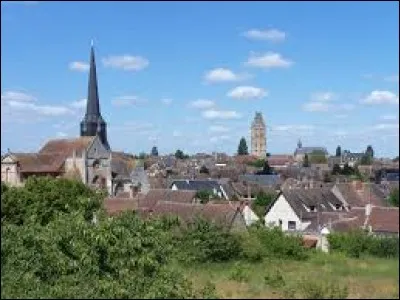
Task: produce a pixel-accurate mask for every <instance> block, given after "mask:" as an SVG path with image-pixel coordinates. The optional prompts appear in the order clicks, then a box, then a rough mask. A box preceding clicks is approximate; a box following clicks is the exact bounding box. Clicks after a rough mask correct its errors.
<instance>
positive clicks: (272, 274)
mask: <svg viewBox="0 0 400 300" xmlns="http://www.w3.org/2000/svg"><path fill="white" fill-rule="evenodd" d="M264 282H265V284H266V285H268V286H270V287H272V288H280V287H283V286H285V279H284V278H283V275H282V273H281V272H280V271H279V270H271V271H269V272H268V273H267V275H265V276H264Z"/></svg>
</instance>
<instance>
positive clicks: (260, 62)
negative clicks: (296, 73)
mask: <svg viewBox="0 0 400 300" xmlns="http://www.w3.org/2000/svg"><path fill="white" fill-rule="evenodd" d="M292 64H293V62H292V61H290V60H288V59H286V58H283V57H282V55H281V54H279V53H275V52H267V53H265V54H256V53H253V52H252V53H250V57H249V59H248V60H247V62H246V63H245V65H247V66H250V67H257V68H264V69H271V68H288V67H290V66H291V65H292Z"/></svg>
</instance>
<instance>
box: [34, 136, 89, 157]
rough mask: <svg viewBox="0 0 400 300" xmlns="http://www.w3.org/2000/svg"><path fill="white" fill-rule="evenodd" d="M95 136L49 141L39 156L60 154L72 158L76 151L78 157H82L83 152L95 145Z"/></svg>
mask: <svg viewBox="0 0 400 300" xmlns="http://www.w3.org/2000/svg"><path fill="white" fill-rule="evenodd" d="M95 138H96V137H95V136H82V137H78V138H72V139H53V140H49V141H48V142H47V143H46V144H45V145H44V146H43V147H42V148H41V149H40V150H39V152H38V153H39V154H60V155H63V156H65V157H68V156H72V153H73V152H74V151H76V155H78V156H80V155H82V153H83V151H85V150H86V149H88V148H89V146H90V145H91V144H92V143H93V141H94V139H95Z"/></svg>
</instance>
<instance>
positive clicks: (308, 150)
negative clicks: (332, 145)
mask: <svg viewBox="0 0 400 300" xmlns="http://www.w3.org/2000/svg"><path fill="white" fill-rule="evenodd" d="M315 151H317V152H321V153H323V154H324V155H325V157H326V158H328V151H327V150H326V148H325V147H303V145H302V143H301V141H300V140H299V142H298V143H297V148H296V150H295V151H294V155H293V156H294V160H295V161H297V162H302V161H303V160H304V156H305V155H306V154H307V155H311V154H312V153H313V152H315Z"/></svg>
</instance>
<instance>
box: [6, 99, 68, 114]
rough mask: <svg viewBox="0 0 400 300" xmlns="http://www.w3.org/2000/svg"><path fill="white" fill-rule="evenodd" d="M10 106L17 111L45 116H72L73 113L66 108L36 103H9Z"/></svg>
mask: <svg viewBox="0 0 400 300" xmlns="http://www.w3.org/2000/svg"><path fill="white" fill-rule="evenodd" d="M8 105H9V106H10V107H11V108H14V109H17V110H24V111H34V112H36V113H37V114H39V115H44V116H62V115H68V114H72V111H71V110H70V109H69V108H67V107H64V106H51V105H36V104H34V103H29V102H19V101H9V102H8Z"/></svg>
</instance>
